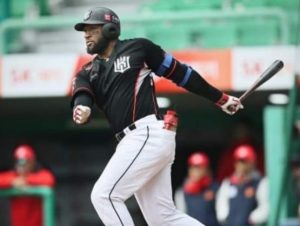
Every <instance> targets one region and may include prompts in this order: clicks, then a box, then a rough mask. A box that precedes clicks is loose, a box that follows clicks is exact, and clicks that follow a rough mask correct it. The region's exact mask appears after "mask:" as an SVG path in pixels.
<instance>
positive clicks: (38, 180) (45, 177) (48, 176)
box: [26, 170, 55, 187]
mask: <svg viewBox="0 0 300 226" xmlns="http://www.w3.org/2000/svg"><path fill="white" fill-rule="evenodd" d="M26 181H27V183H28V184H29V185H32V186H47V187H53V186H54V184H55V179H54V176H53V174H52V173H51V172H50V171H48V170H41V171H39V172H36V173H32V174H30V175H28V176H27V177H26Z"/></svg>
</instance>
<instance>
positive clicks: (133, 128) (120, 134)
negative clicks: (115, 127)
mask: <svg viewBox="0 0 300 226" xmlns="http://www.w3.org/2000/svg"><path fill="white" fill-rule="evenodd" d="M126 129H128V130H130V131H132V130H135V129H136V126H135V124H134V123H132V124H130V125H129V126H128V127H126ZM124 130H125V129H124ZM124 130H123V131H121V132H119V133H116V134H115V137H116V139H117V141H118V142H120V141H121V140H122V139H123V137H125V135H126V133H125V131H124Z"/></svg>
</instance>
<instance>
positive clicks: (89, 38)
mask: <svg viewBox="0 0 300 226" xmlns="http://www.w3.org/2000/svg"><path fill="white" fill-rule="evenodd" d="M83 31H84V38H85V43H86V49H87V52H88V53H89V54H95V53H98V54H99V53H102V52H103V51H104V50H105V49H106V47H107V44H108V42H107V40H106V39H105V38H104V37H103V35H102V26H101V25H98V24H97V25H86V26H85V27H84V29H83Z"/></svg>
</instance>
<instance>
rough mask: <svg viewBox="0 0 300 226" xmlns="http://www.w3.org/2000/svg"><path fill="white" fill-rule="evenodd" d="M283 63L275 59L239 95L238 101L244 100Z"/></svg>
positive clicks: (279, 68) (277, 70)
mask: <svg viewBox="0 0 300 226" xmlns="http://www.w3.org/2000/svg"><path fill="white" fill-rule="evenodd" d="M283 66H284V64H283V62H282V61H281V60H275V61H274V62H273V63H272V64H271V65H270V66H269V67H268V68H267V69H266V70H265V71H264V72H263V73H262V74H261V75H260V76H259V77H258V79H257V80H256V81H255V82H254V83H253V84H252V85H251V86H250V87H249V88H248V89H247V90H246V91H245V92H244V93H243V94H242V96H240V98H239V99H240V101H241V102H242V101H243V100H245V99H246V98H247V97H248V96H249V95H250V94H252V93H253V92H254V91H255V90H256V89H257V88H258V87H260V86H261V85H262V84H264V83H265V82H266V81H268V80H269V79H270V78H272V77H273V76H274V75H275V74H276V73H278V72H279V71H280V70H281V69H282V68H283Z"/></svg>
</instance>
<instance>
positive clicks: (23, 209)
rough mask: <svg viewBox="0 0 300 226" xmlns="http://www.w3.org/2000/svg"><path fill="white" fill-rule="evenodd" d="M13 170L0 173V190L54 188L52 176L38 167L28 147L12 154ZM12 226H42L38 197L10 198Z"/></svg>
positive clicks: (19, 148) (22, 146)
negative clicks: (36, 187)
mask: <svg viewBox="0 0 300 226" xmlns="http://www.w3.org/2000/svg"><path fill="white" fill-rule="evenodd" d="M14 159H15V168H14V169H13V170H11V171H7V172H3V173H0V189H8V188H18V189H24V188H26V187H30V186H47V187H53V186H54V183H55V181H54V176H53V175H52V173H51V172H50V171H48V170H46V169H42V168H40V167H38V164H37V161H36V156H35V152H34V150H33V149H32V147H31V146H29V145H21V146H19V147H17V148H16V150H15V152H14ZM11 224H12V226H42V225H43V218H42V200H41V198H40V197H33V196H16V197H12V198H11Z"/></svg>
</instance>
